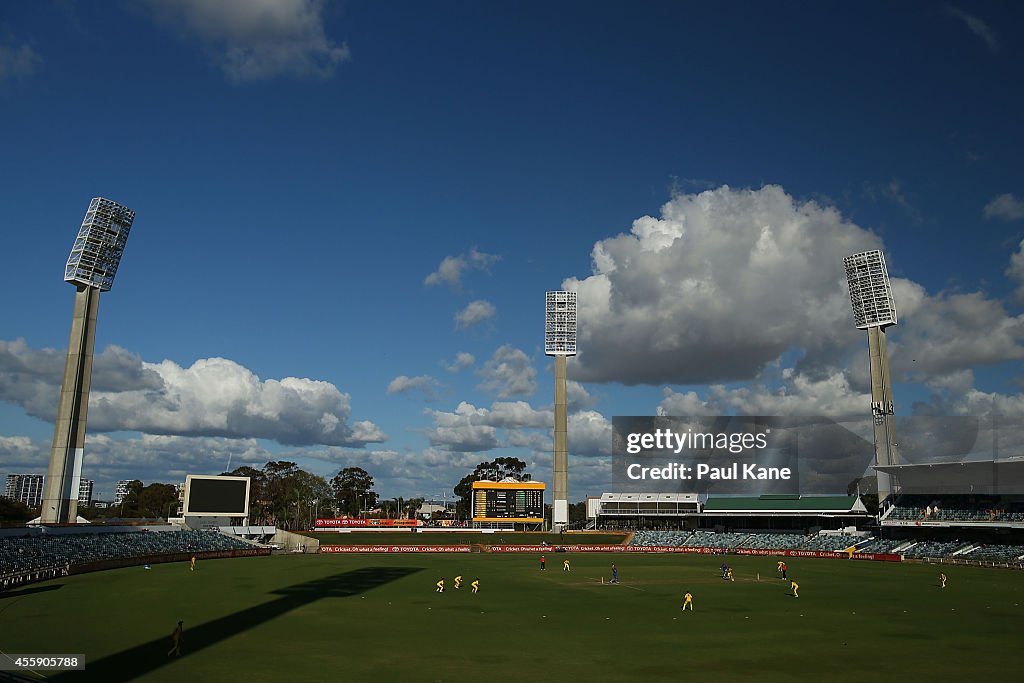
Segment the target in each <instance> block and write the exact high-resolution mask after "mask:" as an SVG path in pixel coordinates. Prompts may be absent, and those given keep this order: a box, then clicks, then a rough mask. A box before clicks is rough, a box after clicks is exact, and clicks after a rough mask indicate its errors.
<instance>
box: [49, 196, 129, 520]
mask: <svg viewBox="0 0 1024 683" xmlns="http://www.w3.org/2000/svg"><path fill="white" fill-rule="evenodd" d="M134 221H135V212H134V211H132V210H131V209H129V208H128V207H125V206H121V205H120V204H118V203H117V202H112V201H110V200H109V199H104V198H102V197H94V198H93V199H92V201H90V202H89V208H88V210H87V211H86V212H85V218H84V219H83V220H82V227H81V228H80V229H79V230H78V237H77V238H76V239H75V244H74V246H72V247H71V255H70V256H69V257H68V262H67V265H66V266H65V269H64V281H65V282H70V283H71V284H73V285H75V288H76V292H75V309H74V314H73V316H72V318H71V338H70V340H69V341H68V355H67V359H66V360H65V361H64V381H63V383H62V384H61V389H60V402H59V403H58V406H57V421H56V423H55V425H54V430H53V448H52V449H51V451H50V467H49V470H48V471H47V474H46V486H45V488H44V490H43V504H42V511H41V513H40V521H41V522H42V523H44V524H62V523H68V524H73V523H74V522H75V521H76V520H77V519H78V484H79V479H80V477H81V473H82V456H83V455H84V453H85V421H86V416H87V414H88V412H89V386H90V383H91V380H92V357H93V346H94V345H95V341H96V317H97V315H98V314H99V305H100V292H108V291H110V287H111V286H112V285H113V284H114V275H115V274H116V273H117V266H118V264H119V263H120V262H121V254H122V253H124V246H125V244H126V243H127V241H128V233H129V232H130V231H131V229H132V223H133V222H134Z"/></svg>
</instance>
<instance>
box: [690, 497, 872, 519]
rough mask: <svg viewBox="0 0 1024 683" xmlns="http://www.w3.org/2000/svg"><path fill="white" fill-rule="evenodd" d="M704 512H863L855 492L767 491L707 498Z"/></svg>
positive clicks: (864, 509) (861, 504) (864, 510)
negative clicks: (741, 495) (843, 493)
mask: <svg viewBox="0 0 1024 683" xmlns="http://www.w3.org/2000/svg"><path fill="white" fill-rule="evenodd" d="M704 512H705V513H715V512H721V513H729V514H736V513H764V512H776V513H790V514H865V513H867V508H865V507H864V503H862V502H861V500H860V498H858V497H857V496H798V495H768V496H758V497H756V498H753V497H751V498H724V497H723V498H708V500H707V501H706V502H705V503H704Z"/></svg>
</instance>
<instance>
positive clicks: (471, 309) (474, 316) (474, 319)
mask: <svg viewBox="0 0 1024 683" xmlns="http://www.w3.org/2000/svg"><path fill="white" fill-rule="evenodd" d="M497 311H498V309H496V308H495V307H494V304H492V303H491V302H489V301H484V300H483V299H477V300H476V301H470V302H469V303H468V304H467V305H466V307H465V308H463V309H462V310H461V311H459V312H457V313H456V314H455V327H461V328H466V327H473V326H474V325H479V324H480V323H482V322H484V321H485V320H491V319H492V318H494V316H495V314H496V313H497Z"/></svg>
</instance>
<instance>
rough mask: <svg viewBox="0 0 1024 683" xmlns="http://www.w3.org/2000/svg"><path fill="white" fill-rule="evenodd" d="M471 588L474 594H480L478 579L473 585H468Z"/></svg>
mask: <svg viewBox="0 0 1024 683" xmlns="http://www.w3.org/2000/svg"><path fill="white" fill-rule="evenodd" d="M469 585H470V587H472V588H473V592H474V593H479V592H480V579H475V580H474V581H473V583H471V584H469Z"/></svg>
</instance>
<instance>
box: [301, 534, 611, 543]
mask: <svg viewBox="0 0 1024 683" xmlns="http://www.w3.org/2000/svg"><path fill="white" fill-rule="evenodd" d="M305 535H306V536H312V537H313V538H315V539H317V540H318V541H320V543H322V544H324V545H470V544H472V543H483V544H486V545H540V544H541V543H547V544H548V545H552V546H557V545H598V544H603V545H609V544H610V545H617V544H619V543H622V542H623V541H624V540H625V539H626V534H623V533H616V532H592V533H580V532H574V533H571V534H565V535H564V536H559V535H558V534H547V533H541V532H538V533H533V532H529V531H526V532H524V531H510V532H508V533H501V532H498V533H493V534H483V533H480V532H477V531H423V532H419V533H415V534H414V533H409V532H408V531H350V532H348V533H337V532H334V531H331V532H325V533H308V534H305Z"/></svg>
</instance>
